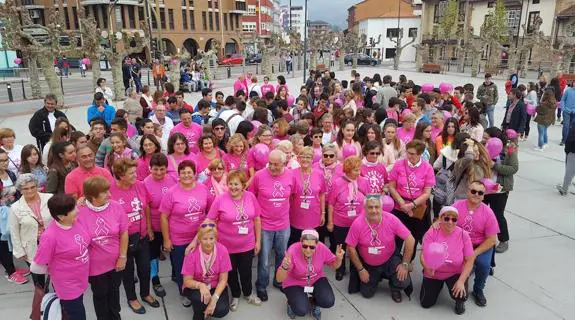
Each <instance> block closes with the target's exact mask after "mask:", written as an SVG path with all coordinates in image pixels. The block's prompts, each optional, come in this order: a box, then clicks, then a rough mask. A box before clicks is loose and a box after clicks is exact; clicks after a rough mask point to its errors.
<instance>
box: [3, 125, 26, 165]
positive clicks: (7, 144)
mask: <svg viewBox="0 0 575 320" xmlns="http://www.w3.org/2000/svg"><path fill="white" fill-rule="evenodd" d="M15 140H16V133H14V130H12V129H10V128H0V148H1V149H2V150H4V151H6V154H7V155H8V161H9V163H8V170H10V171H11V172H13V173H14V174H16V175H18V171H19V170H20V156H21V154H22V148H23V147H22V146H21V145H19V144H14V141H15Z"/></svg>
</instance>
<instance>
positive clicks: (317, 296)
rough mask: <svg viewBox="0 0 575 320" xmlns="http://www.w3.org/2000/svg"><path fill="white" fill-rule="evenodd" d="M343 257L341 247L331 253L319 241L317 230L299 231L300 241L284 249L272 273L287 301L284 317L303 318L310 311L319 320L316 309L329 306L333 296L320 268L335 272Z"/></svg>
mask: <svg viewBox="0 0 575 320" xmlns="http://www.w3.org/2000/svg"><path fill="white" fill-rule="evenodd" d="M343 258H344V250H343V249H342V245H341V244H340V245H338V246H337V250H336V253H335V254H333V253H332V252H331V251H330V250H329V248H328V247H326V246H325V244H323V243H321V242H319V235H318V233H317V231H315V230H313V229H308V230H303V231H302V233H301V238H300V241H298V242H296V243H294V244H292V245H291V246H290V247H289V248H288V250H287V252H286V255H285V257H284V259H283V261H282V263H281V266H280V267H279V268H278V270H277V272H276V280H277V281H278V282H281V283H282V287H283V290H284V293H285V295H286V298H287V314H288V317H289V318H290V319H295V317H296V316H299V317H304V316H305V315H306V314H308V313H310V311H311V315H312V317H313V318H314V319H321V309H320V308H324V309H325V308H331V307H333V305H334V304H335V296H334V295H333V289H332V288H331V286H330V284H329V281H328V280H327V278H326V277H325V274H324V272H323V267H324V266H325V265H328V266H329V267H331V268H333V269H337V268H339V267H340V265H341V264H342V262H343ZM309 295H311V296H312V299H310V298H309ZM310 301H311V310H310Z"/></svg>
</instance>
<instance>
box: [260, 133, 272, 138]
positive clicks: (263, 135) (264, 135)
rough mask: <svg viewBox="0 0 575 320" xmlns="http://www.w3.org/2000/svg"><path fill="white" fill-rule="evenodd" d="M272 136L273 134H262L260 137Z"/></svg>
mask: <svg viewBox="0 0 575 320" xmlns="http://www.w3.org/2000/svg"><path fill="white" fill-rule="evenodd" d="M271 136H272V135H271V134H262V135H261V136H260V137H264V138H269V137H271Z"/></svg>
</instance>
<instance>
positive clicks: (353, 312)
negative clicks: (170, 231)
mask: <svg viewBox="0 0 575 320" xmlns="http://www.w3.org/2000/svg"><path fill="white" fill-rule="evenodd" d="M358 71H359V72H360V73H361V76H362V77H363V76H371V75H372V74H373V73H376V72H377V73H380V74H381V75H382V76H383V75H385V74H391V75H392V76H393V77H394V79H397V77H398V76H399V74H400V73H402V74H405V75H406V76H407V78H408V79H412V80H413V81H414V82H415V83H418V84H421V83H424V82H433V83H435V84H436V85H437V84H439V83H440V82H451V83H453V84H457V85H460V84H461V85H462V84H465V83H468V82H469V83H473V84H474V85H475V87H476V88H477V87H478V86H479V84H480V83H481V82H482V80H483V79H482V78H469V77H466V76H460V75H456V74H447V75H435V74H434V75H430V74H421V73H416V72H412V71H393V70H390V69H386V68H385V67H379V68H368V67H365V68H359V69H358ZM336 77H337V78H338V79H349V78H350V75H349V70H346V71H343V72H336ZM532 80H533V79H521V80H520V83H526V82H527V81H532ZM495 82H496V84H497V85H498V87H499V91H500V94H499V95H500V101H499V104H498V106H497V108H496V121H498V123H499V122H500V121H501V118H502V117H503V112H504V108H503V103H504V100H505V99H504V97H505V93H504V90H503V81H502V80H496V81H495ZM301 83H302V78H301V72H300V73H299V74H297V76H296V77H292V76H291V75H290V76H289V77H288V86H289V88H290V91H291V92H298V90H299V86H300V85H301ZM216 85H217V90H222V91H223V92H224V93H225V94H226V95H227V94H230V93H231V92H232V88H231V83H229V82H228V83H225V82H222V83H220V84H218V82H216ZM199 96H200V94H199V93H195V94H187V97H186V100H187V101H189V102H194V103H195V102H196V101H197V100H198V99H199ZM74 102H75V105H76V106H75V107H72V108H69V109H67V110H66V113H67V116H68V117H69V119H70V120H71V122H72V123H73V124H74V126H76V128H77V129H79V130H82V131H83V132H87V129H88V124H87V123H86V120H85V119H86V107H87V105H88V104H89V103H90V99H89V98H88V97H85V99H84V100H83V101H80V100H79V99H75V101H74ZM35 103H36V104H37V105H30V104H29V105H28V106H27V107H28V109H37V108H40V107H41V104H38V102H35ZM82 104H83V105H84V106H82ZM8 110H13V106H12V105H11V104H0V114H2V115H3V116H2V119H1V120H0V121H1V122H0V127H10V128H12V129H14V130H15V131H16V143H18V144H22V145H24V144H28V143H34V140H33V139H32V137H31V136H30V134H29V132H28V129H27V128H28V120H29V118H30V116H31V113H30V114H26V115H22V114H20V115H17V116H6V114H8V113H9V112H8ZM560 135H561V128H560V127H559V126H552V127H551V128H550V130H549V138H550V141H549V149H547V150H546V151H545V152H543V153H541V152H537V151H534V150H533V145H534V144H536V139H537V128H536V125H535V124H534V123H531V135H530V137H529V141H526V142H521V144H520V154H519V161H520V165H519V172H518V173H517V174H516V175H515V188H514V191H512V192H511V194H510V197H509V202H508V204H507V212H506V216H507V219H508V222H509V230H510V235H511V240H510V242H509V251H507V252H506V253H504V254H498V255H497V256H496V262H497V267H496V268H495V274H494V276H492V277H489V279H488V280H487V287H486V291H485V294H486V296H487V299H488V305H487V307H485V308H479V307H477V306H476V305H475V304H474V303H473V302H472V301H469V302H468V303H467V304H466V307H467V312H466V313H465V315H463V316H457V315H455V314H454V313H453V302H452V301H451V299H450V298H449V296H448V294H447V291H446V290H445V289H444V290H443V292H442V295H441V296H440V299H439V301H438V303H437V305H436V306H434V307H433V308H432V309H423V308H421V307H420V306H419V300H418V299H419V290H420V286H421V278H422V275H421V266H420V264H419V259H416V261H415V263H414V266H415V270H414V272H413V273H412V279H413V283H414V287H415V292H414V293H413V295H412V299H411V301H410V300H408V299H407V298H405V296H404V301H403V302H402V303H401V304H396V303H394V302H393V301H392V300H391V297H390V293H389V288H388V286H387V283H385V282H384V283H382V284H380V288H379V291H378V292H377V293H376V295H375V296H374V297H373V298H372V299H364V298H362V297H361V296H360V295H359V294H354V295H349V294H348V293H347V282H348V277H346V278H344V280H343V281H341V282H336V281H335V276H334V273H333V272H331V271H329V272H328V273H327V274H328V278H329V279H330V282H331V284H332V286H333V288H334V292H335V295H336V305H335V306H334V307H333V308H332V309H329V310H324V311H323V318H322V319H330V320H331V319H345V320H348V319H349V320H355V319H369V320H384V319H395V320H404V319H405V320H409V319H455V318H461V319H490V320H491V319H492V320H495V319H511V320H514V319H518V320H519V319H520V320H524V319H538V320H539V319H540V320H552V319H575V290H574V289H575V277H573V266H574V265H575V195H573V194H569V195H568V196H566V197H561V196H559V194H558V193H557V191H555V189H554V188H553V186H554V185H555V184H556V183H558V182H559V181H562V179H563V172H564V157H565V153H564V151H563V147H560V146H559V140H560ZM572 190H575V187H573V189H572ZM254 267H255V263H254ZM160 269H161V274H162V275H163V277H162V282H163V283H164V285H165V287H166V290H167V293H168V296H167V297H166V298H165V311H164V309H162V308H160V309H152V308H150V307H146V310H147V313H146V314H145V315H136V314H134V313H133V312H132V311H131V310H130V309H129V308H128V306H127V302H126V300H125V296H124V292H123V288H121V289H120V291H121V293H122V316H123V318H124V319H138V320H148V319H150V320H151V319H154V320H159V319H170V320H184V319H191V318H192V310H191V308H190V309H185V308H183V307H182V306H181V304H180V302H179V298H178V296H177V294H176V293H177V289H176V285H175V283H173V282H172V281H170V277H169V275H170V266H169V262H167V261H164V262H163V263H162V264H161V266H160ZM254 275H255V268H254ZM472 278H473V276H472ZM254 281H255V276H254ZM268 292H269V295H270V300H269V301H268V302H266V303H264V304H263V305H262V306H261V307H255V306H251V305H248V304H247V303H246V302H245V301H243V300H242V301H241V303H240V306H239V309H238V311H236V312H230V313H229V314H228V316H227V317H226V318H225V319H240V320H245V319H288V318H287V315H286V314H285V307H286V302H285V297H284V296H283V294H282V293H281V292H280V291H279V290H277V289H274V288H272V287H270V288H269V289H268ZM31 299H32V284H31V283H28V284H25V285H15V284H11V283H9V282H7V281H6V280H5V279H4V278H3V277H0V320H4V319H6V320H24V319H28V316H29V313H30V304H31ZM84 303H85V305H86V309H87V313H88V319H95V315H94V311H93V305H92V297H91V292H90V290H88V291H87V292H86V294H85V296H84ZM308 318H309V319H311V317H308Z"/></svg>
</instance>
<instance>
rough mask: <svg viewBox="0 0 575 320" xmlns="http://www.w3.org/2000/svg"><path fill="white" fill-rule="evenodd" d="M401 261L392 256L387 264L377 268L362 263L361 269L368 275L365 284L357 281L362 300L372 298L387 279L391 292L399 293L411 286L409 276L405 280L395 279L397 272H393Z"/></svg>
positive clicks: (399, 258)
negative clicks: (379, 285) (380, 284)
mask: <svg viewBox="0 0 575 320" xmlns="http://www.w3.org/2000/svg"><path fill="white" fill-rule="evenodd" d="M360 259H361V257H360ZM401 259H402V258H401V256H398V255H393V256H392V257H391V258H389V260H387V262H385V263H384V264H382V265H379V266H370V265H369V264H367V263H365V262H363V267H364V268H365V270H367V272H368V273H369V281H368V282H367V283H363V282H361V280H360V281H359V291H360V292H361V295H362V296H363V297H364V298H371V297H373V295H374V294H375V292H376V291H377V285H378V284H379V283H380V282H381V280H383V279H387V280H388V281H389V287H390V288H391V290H392V291H393V290H395V291H400V290H403V289H405V288H407V287H408V286H409V285H410V284H411V277H410V276H409V274H408V275H407V278H405V280H403V281H400V280H399V279H398V278H397V272H396V271H395V269H396V268H397V266H398V265H399V264H401ZM350 268H353V267H350Z"/></svg>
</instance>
